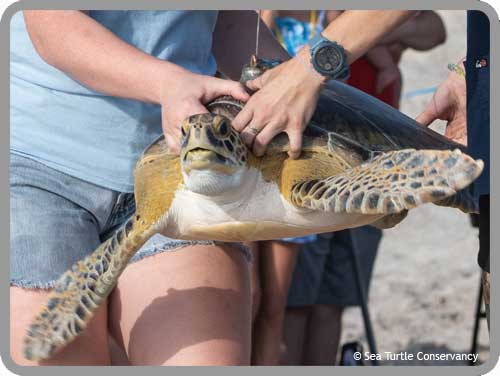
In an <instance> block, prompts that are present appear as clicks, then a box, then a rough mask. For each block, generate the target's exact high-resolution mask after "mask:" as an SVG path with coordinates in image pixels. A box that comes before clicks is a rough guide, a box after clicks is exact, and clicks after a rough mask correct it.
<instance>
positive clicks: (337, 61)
mask: <svg viewBox="0 0 500 376" xmlns="http://www.w3.org/2000/svg"><path fill="white" fill-rule="evenodd" d="M315 60H316V64H317V65H318V67H319V68H320V69H322V70H324V71H325V72H333V71H335V70H336V69H337V68H339V67H340V66H341V65H342V63H343V62H342V55H341V54H340V51H339V50H337V49H336V48H335V47H333V46H324V47H321V48H320V49H319V50H318V51H317V52H316V56H315Z"/></svg>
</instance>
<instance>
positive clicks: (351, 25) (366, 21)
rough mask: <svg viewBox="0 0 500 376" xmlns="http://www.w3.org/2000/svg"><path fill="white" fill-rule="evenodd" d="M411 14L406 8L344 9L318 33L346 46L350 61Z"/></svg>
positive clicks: (361, 54)
mask: <svg viewBox="0 0 500 376" xmlns="http://www.w3.org/2000/svg"><path fill="white" fill-rule="evenodd" d="M414 14H415V12H414V11H408V10H348V11H345V12H343V13H342V14H341V15H340V16H338V17H336V18H335V20H334V21H333V22H331V23H330V24H329V25H328V26H327V28H326V29H325V30H324V31H323V32H322V34H323V35H324V36H325V37H326V38H328V39H330V40H334V41H336V42H337V43H339V44H341V45H342V46H343V47H344V48H345V49H346V53H347V60H348V63H349V64H351V63H352V62H353V61H355V60H357V59H358V58H359V57H361V56H363V55H364V54H365V53H366V52H367V51H368V50H370V48H372V47H373V46H374V45H375V44H377V43H378V42H379V41H380V40H381V39H382V38H383V37H384V36H385V35H386V34H388V33H389V32H391V31H392V30H394V29H395V28H397V27H398V26H399V25H401V24H402V23H403V22H404V21H406V20H408V19H409V18H410V17H411V16H412V15H414ZM307 52H308V51H307Z"/></svg>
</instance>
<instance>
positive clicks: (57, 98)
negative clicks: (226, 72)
mask: <svg viewBox="0 0 500 376" xmlns="http://www.w3.org/2000/svg"><path fill="white" fill-rule="evenodd" d="M89 15H90V17H92V18H93V19H95V20H96V21H97V22H99V23H100V24H102V25H103V26H104V27H106V28H107V29H109V30H110V31H111V32H113V33H114V34H115V35H117V36H118V37H119V38H121V39H123V40H124V41H126V42H128V43H129V44H131V45H133V46H135V47H137V48H139V49H141V50H142V51H144V52H146V53H148V54H150V55H153V56H155V57H158V58H160V59H164V60H168V61H170V62H172V63H175V64H178V65H180V66H183V67H184V68H186V69H189V70H190V71H192V72H195V73H200V74H206V75H213V74H214V73H215V71H216V63H215V60H214V57H213V56H212V53H211V47H212V31H213V29H214V27H215V23H216V20H217V12H216V11H91V12H90V14H89ZM10 35H11V37H10V38H11V39H10V77H11V80H10V98H11V107H10V124H11V139H10V145H11V151H12V153H14V154H17V155H21V156H25V157H29V158H31V159H34V160H36V161H39V162H41V163H43V164H45V165H46V166H49V167H51V168H54V169H56V170H58V171H61V172H64V173H67V174H69V175H71V176H74V177H77V178H80V179H82V180H85V181H87V182H91V183H94V184H97V185H100V186H102V187H106V188H109V189H113V190H115V191H119V192H132V191H133V176H132V171H133V168H134V165H135V162H136V160H137V159H138V157H139V156H140V153H141V152H142V151H143V150H144V149H145V148H146V147H147V146H148V145H149V144H151V143H152V142H153V141H154V140H155V139H156V138H158V136H160V135H161V133H162V129H161V111H160V107H159V106H158V105H152V104H146V103H143V102H139V101H135V100H128V99H121V98H116V97H111V96H107V95H103V94H101V93H98V92H95V91H93V90H91V89H89V88H87V87H85V86H83V85H82V84H80V83H79V82H77V81H76V80H74V79H72V78H71V77H69V76H68V75H66V74H65V73H63V72H61V71H59V70H58V69H56V68H54V67H52V66H50V65H49V64H47V63H45V62H44V61H43V60H42V59H41V58H40V56H39V55H38V54H37V52H36V50H35V48H34V47H33V44H32V43H31V40H30V38H29V36H28V33H27V31H26V26H25V23H24V18H23V15H22V13H21V12H19V13H17V14H15V15H14V17H13V18H12V20H11V34H10Z"/></svg>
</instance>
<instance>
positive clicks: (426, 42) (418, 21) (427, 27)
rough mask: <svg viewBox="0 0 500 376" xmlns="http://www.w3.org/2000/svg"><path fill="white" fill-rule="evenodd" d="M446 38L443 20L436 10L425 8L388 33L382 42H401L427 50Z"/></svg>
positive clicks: (407, 45)
mask: <svg viewBox="0 0 500 376" xmlns="http://www.w3.org/2000/svg"><path fill="white" fill-rule="evenodd" d="M445 40H446V29H445V27H444V23H443V20H442V19H441V17H440V16H439V15H438V14H437V13H436V12H434V11H432V10H425V11H421V12H420V13H419V14H418V15H416V16H415V17H412V18H410V19H409V20H408V21H406V22H405V23H404V24H402V25H401V26H399V27H398V28H397V29H396V30H394V31H393V32H392V33H390V34H388V35H387V36H386V37H385V38H384V39H383V40H382V41H381V44H391V43H401V44H403V45H404V46H405V47H409V48H413V49H415V50H419V51H426V50H430V49H431V48H434V47H436V46H437V45H439V44H441V43H444V42H445Z"/></svg>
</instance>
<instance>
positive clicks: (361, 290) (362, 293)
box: [349, 230, 378, 366]
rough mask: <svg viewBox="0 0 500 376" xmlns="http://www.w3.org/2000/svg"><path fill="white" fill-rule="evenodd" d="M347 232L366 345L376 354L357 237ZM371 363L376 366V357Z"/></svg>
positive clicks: (351, 232)
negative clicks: (349, 239)
mask: <svg viewBox="0 0 500 376" xmlns="http://www.w3.org/2000/svg"><path fill="white" fill-rule="evenodd" d="M349 234H350V236H351V243H352V252H351V261H352V266H353V269H354V276H355V278H356V284H357V288H358V296H359V300H360V302H359V305H360V307H361V313H362V315H363V322H364V325H365V332H366V339H367V340H368V347H369V348H370V352H371V353H372V354H378V352H377V346H376V344H375V336H374V335H373V328H372V324H371V320H370V312H369V310H368V304H367V301H368V296H367V293H366V289H365V285H364V283H363V282H364V281H363V276H362V275H361V265H360V263H359V252H358V244H357V239H356V236H355V235H354V233H353V231H352V230H350V231H349ZM372 364H373V365H374V366H378V361H377V360H376V359H373V360H372Z"/></svg>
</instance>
